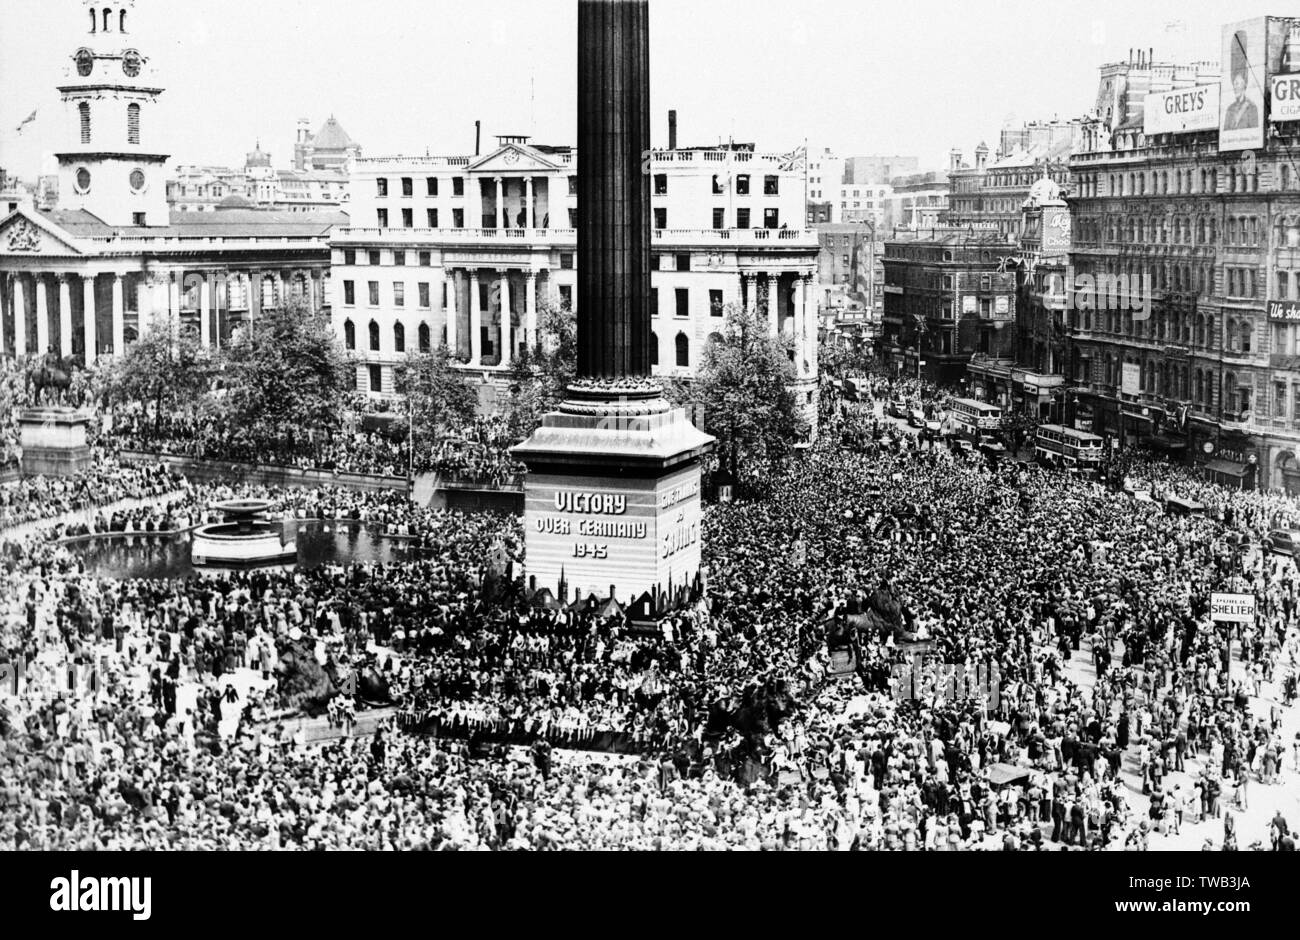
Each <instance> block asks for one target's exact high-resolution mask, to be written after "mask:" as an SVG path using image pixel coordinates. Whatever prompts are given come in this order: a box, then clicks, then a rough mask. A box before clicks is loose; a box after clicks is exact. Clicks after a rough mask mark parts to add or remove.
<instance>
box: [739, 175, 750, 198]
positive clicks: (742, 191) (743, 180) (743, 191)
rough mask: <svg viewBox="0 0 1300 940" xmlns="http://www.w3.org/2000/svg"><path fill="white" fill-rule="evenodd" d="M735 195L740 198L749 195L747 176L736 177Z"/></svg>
mask: <svg viewBox="0 0 1300 940" xmlns="http://www.w3.org/2000/svg"><path fill="white" fill-rule="evenodd" d="M736 193H737V194H738V195H741V196H748V195H749V176H748V175H746V174H743V173H742V174H741V175H740V176H737V177H736Z"/></svg>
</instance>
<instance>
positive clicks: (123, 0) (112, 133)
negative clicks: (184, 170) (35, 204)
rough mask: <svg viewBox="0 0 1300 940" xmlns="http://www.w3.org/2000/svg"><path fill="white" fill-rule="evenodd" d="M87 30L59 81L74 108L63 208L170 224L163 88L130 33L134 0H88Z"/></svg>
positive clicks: (63, 157)
mask: <svg viewBox="0 0 1300 940" xmlns="http://www.w3.org/2000/svg"><path fill="white" fill-rule="evenodd" d="M81 22H82V24H83V27H84V28H85V34H84V36H83V37H82V42H81V45H80V47H79V48H77V49H76V51H75V52H74V53H73V56H72V67H71V68H70V69H69V71H68V73H67V75H68V79H67V83H66V84H63V85H60V86H59V93H60V95H62V97H63V104H64V107H65V108H66V110H67V114H68V136H67V146H66V148H65V150H64V151H63V152H61V153H57V154H55V156H56V157H57V158H58V161H59V208H60V209H84V210H85V211H87V212H89V213H91V214H92V215H95V216H96V217H98V218H99V219H101V220H102V221H104V222H107V223H108V224H109V225H119V226H128V225H148V226H164V225H167V224H168V222H169V212H168V208H167V185H166V173H165V168H166V163H167V155H166V154H163V153H159V152H158V147H157V141H158V136H159V135H158V128H157V124H156V122H155V120H154V112H155V110H156V107H155V106H156V105H157V102H158V96H159V95H160V94H162V91H163V90H162V89H161V88H159V87H158V86H157V82H156V81H155V80H154V78H153V70H152V69H151V68H150V67H149V60H148V59H147V58H146V57H145V56H144V55H143V54H142V53H141V52H140V50H139V49H137V48H136V46H135V43H134V41H133V39H132V33H131V31H132V29H133V28H134V26H135V0H82V13H81Z"/></svg>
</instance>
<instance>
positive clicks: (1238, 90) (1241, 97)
mask: <svg viewBox="0 0 1300 940" xmlns="http://www.w3.org/2000/svg"><path fill="white" fill-rule="evenodd" d="M1232 92H1233V94H1235V95H1236V96H1237V100H1238V101H1245V100H1246V76H1245V75H1234V76H1233V77H1232Z"/></svg>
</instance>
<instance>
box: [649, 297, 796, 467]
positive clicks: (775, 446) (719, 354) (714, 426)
mask: <svg viewBox="0 0 1300 940" xmlns="http://www.w3.org/2000/svg"><path fill="white" fill-rule="evenodd" d="M724 313H725V315H726V321H725V324H724V327H723V331H722V334H721V337H720V338H719V339H717V340H714V341H713V342H711V343H709V344H708V345H706V346H705V347H704V355H703V357H702V361H701V363H700V365H699V367H698V368H697V369H696V372H695V378H694V380H693V381H691V382H689V383H681V382H676V383H673V385H672V386H670V387H669V389H668V390H667V391H668V395H669V397H670V398H672V399H673V400H675V401H676V402H677V403H678V404H683V405H698V406H702V408H703V411H704V430H705V431H706V432H708V433H709V434H712V435H713V436H714V437H716V438H717V439H718V449H717V454H718V461H719V464H720V466H722V467H724V468H725V469H727V470H728V471H730V473H731V474H732V476H733V477H734V478H735V479H736V482H737V483H738V484H740V485H741V486H742V487H743V486H744V485H745V481H746V479H747V478H754V479H757V478H758V477H759V476H761V475H762V473H763V470H764V468H767V467H770V466H772V465H773V464H776V463H779V462H781V461H782V460H784V459H785V457H786V456H788V455H789V453H790V452H791V448H792V447H793V445H794V444H795V443H796V442H797V441H798V440H800V439H802V438H803V437H804V436H806V434H807V422H806V421H805V419H804V417H803V415H802V414H801V412H800V410H799V405H798V402H797V401H796V399H795V395H794V392H793V390H792V388H791V386H792V384H793V382H794V381H795V378H796V374H795V366H794V363H793V362H792V361H791V359H790V353H791V351H792V350H793V346H792V344H791V340H790V338H789V337H773V336H771V335H770V334H769V333H768V330H767V329H766V327H765V325H764V324H761V323H759V322H758V320H757V318H756V317H755V315H754V314H752V313H750V312H749V311H747V310H746V309H745V308H744V307H741V306H739V305H735V304H729V305H728V306H727V307H726V308H725V310H724Z"/></svg>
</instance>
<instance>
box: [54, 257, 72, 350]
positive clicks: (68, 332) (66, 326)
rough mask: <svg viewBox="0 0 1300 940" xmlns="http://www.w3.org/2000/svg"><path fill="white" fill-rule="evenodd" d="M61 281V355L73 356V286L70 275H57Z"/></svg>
mask: <svg viewBox="0 0 1300 940" xmlns="http://www.w3.org/2000/svg"><path fill="white" fill-rule="evenodd" d="M55 277H56V278H57V279H58V281H59V355H60V356H62V357H63V358H64V359H66V358H68V357H69V356H71V355H72V284H71V283H70V282H69V280H68V278H69V277H71V275H68V274H56V275H55Z"/></svg>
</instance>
